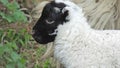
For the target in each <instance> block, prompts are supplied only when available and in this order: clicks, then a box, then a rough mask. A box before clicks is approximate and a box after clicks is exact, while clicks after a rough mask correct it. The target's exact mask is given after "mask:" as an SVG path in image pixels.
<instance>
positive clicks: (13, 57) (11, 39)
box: [0, 29, 30, 68]
mask: <svg viewBox="0 0 120 68" xmlns="http://www.w3.org/2000/svg"><path fill="white" fill-rule="evenodd" d="M0 38H1V39H0V41H1V43H0V60H1V61H0V64H3V65H4V66H5V67H6V68H25V65H26V60H25V59H24V58H23V57H22V56H21V55H20V54H19V47H20V46H23V45H27V43H28V41H29V39H30V35H29V34H28V33H26V30H25V29H21V30H20V31H18V32H16V31H14V30H12V29H8V30H0Z"/></svg>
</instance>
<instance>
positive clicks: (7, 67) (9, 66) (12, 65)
mask: <svg viewBox="0 0 120 68" xmlns="http://www.w3.org/2000/svg"><path fill="white" fill-rule="evenodd" d="M6 68H15V64H14V63H9V64H7V65H6Z"/></svg>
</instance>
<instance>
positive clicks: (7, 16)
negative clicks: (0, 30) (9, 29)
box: [0, 0, 27, 23]
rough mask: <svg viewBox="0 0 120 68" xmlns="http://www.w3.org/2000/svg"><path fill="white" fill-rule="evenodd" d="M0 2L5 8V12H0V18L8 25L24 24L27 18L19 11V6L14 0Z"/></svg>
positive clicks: (1, 0) (0, 0)
mask: <svg viewBox="0 0 120 68" xmlns="http://www.w3.org/2000/svg"><path fill="white" fill-rule="evenodd" d="M0 2H1V3H2V4H3V5H4V6H5V8H6V9H7V12H6V13H5V12H2V11H0V16H1V17H2V18H3V19H4V20H7V21H8V22H9V23H11V22H26V21H27V18H26V16H25V14H24V13H23V12H22V11H21V10H20V6H19V4H18V3H17V2H16V0H13V1H12V2H9V1H8V0H0Z"/></svg>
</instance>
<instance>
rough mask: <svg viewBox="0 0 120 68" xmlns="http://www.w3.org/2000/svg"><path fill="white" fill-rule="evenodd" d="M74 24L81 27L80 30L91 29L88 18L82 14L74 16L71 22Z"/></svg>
mask: <svg viewBox="0 0 120 68" xmlns="http://www.w3.org/2000/svg"><path fill="white" fill-rule="evenodd" d="M69 23H70V24H72V25H73V26H76V27H78V28H79V30H81V29H82V30H91V27H90V25H89V24H88V22H87V19H86V18H85V17H84V16H83V15H81V16H79V17H74V19H72V20H71V21H70V22H69Z"/></svg>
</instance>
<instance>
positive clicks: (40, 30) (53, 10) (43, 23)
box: [33, 1, 67, 44]
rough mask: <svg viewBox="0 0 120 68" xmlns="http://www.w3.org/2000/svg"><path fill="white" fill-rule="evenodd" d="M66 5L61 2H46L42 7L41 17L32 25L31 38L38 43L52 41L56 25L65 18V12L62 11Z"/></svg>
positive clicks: (61, 22)
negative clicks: (32, 32)
mask: <svg viewBox="0 0 120 68" xmlns="http://www.w3.org/2000/svg"><path fill="white" fill-rule="evenodd" d="M65 6H66V5H65V4H63V3H55V2H54V1H52V2H50V3H48V4H47V5H46V6H45V7H44V8H43V12H42V15H41V17H40V18H39V20H38V21H37V23H36V24H35V26H34V27H33V31H34V34H33V38H34V39H35V40H36V41H37V42H38V43H40V44H47V43H49V42H52V41H54V39H55V36H56V33H55V31H56V29H57V26H58V25H60V24H63V23H64V22H65V21H66V20H65V18H66V16H67V12H65V13H62V9H63V8H64V7H65Z"/></svg>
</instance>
